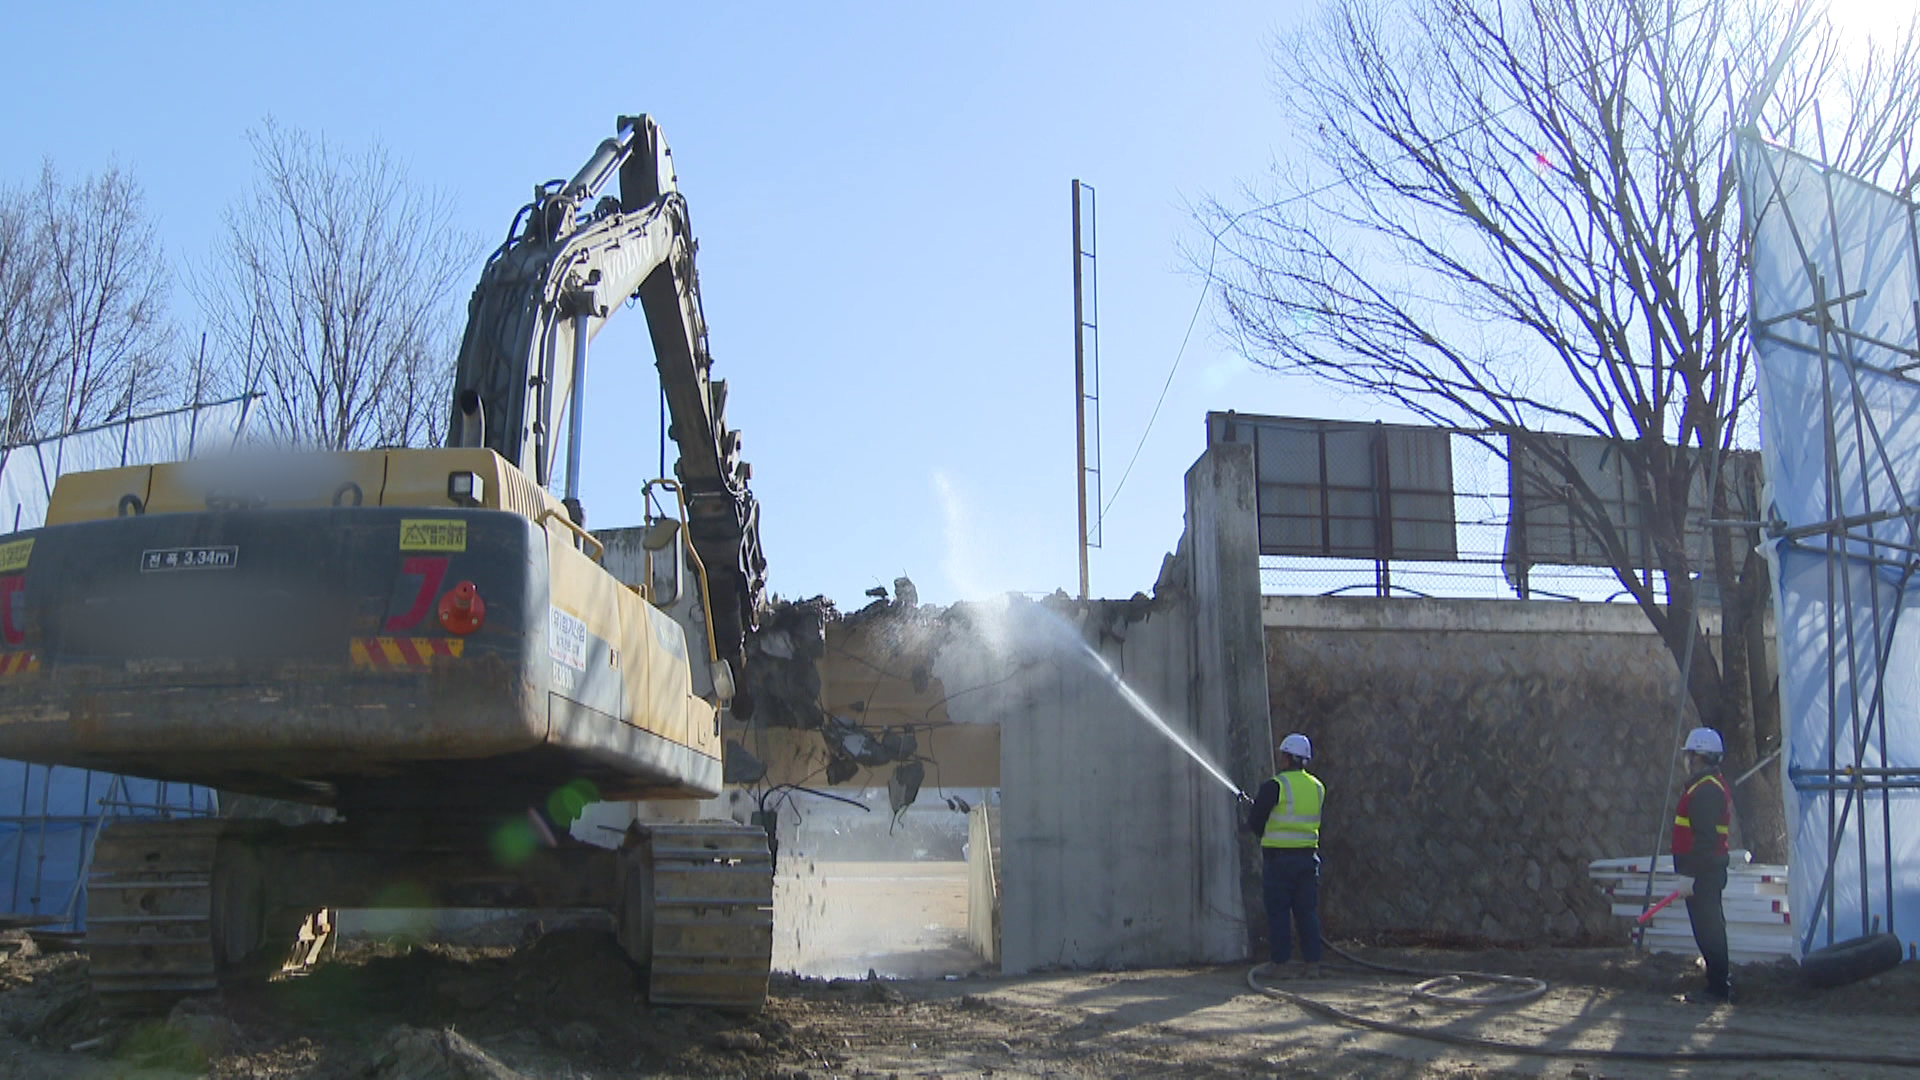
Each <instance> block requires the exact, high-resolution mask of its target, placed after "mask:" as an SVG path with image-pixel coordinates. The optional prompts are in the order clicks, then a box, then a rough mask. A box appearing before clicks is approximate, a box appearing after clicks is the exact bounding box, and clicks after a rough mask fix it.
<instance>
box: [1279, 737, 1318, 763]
mask: <svg viewBox="0 0 1920 1080" xmlns="http://www.w3.org/2000/svg"><path fill="white" fill-rule="evenodd" d="M1280 752H1281V753H1283V754H1292V755H1293V756H1294V757H1297V758H1299V759H1300V760H1301V761H1312V760H1313V744H1312V743H1310V742H1308V741H1307V737H1306V736H1305V735H1302V734H1300V733H1299V732H1297V731H1296V732H1294V733H1293V734H1292V735H1289V736H1287V737H1286V738H1284V739H1281V740H1280Z"/></svg>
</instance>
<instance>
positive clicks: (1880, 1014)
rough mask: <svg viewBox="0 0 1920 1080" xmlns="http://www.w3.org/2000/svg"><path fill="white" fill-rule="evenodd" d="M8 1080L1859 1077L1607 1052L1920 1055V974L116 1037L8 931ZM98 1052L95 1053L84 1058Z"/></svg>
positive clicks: (612, 971)
mask: <svg viewBox="0 0 1920 1080" xmlns="http://www.w3.org/2000/svg"><path fill="white" fill-rule="evenodd" d="M0 955H3V956H4V959H0V1030H3V1031H4V1034H3V1035H0V1076H6V1077H18V1078H22V1080H50V1078H53V1077H61V1078H65V1077H81V1078H119V1077H130V1078H160V1077H177V1076H212V1077H217V1078H242V1077H245V1078H260V1080H268V1078H271V1080H293V1078H303V1080H306V1078H311V1080H520V1078H526V1080H590V1078H605V1080H612V1078H622V1077H683V1076H684V1077H745V1078H750V1080H789V1078H799V1077H807V1078H812V1080H826V1078H828V1077H842V1076H846V1077H855V1076H870V1077H873V1076H897V1077H994V1078H1028V1077H1062V1078H1080V1077H1103V1078H1106V1077H1154V1076H1159V1077H1171V1076H1198V1077H1227V1076H1306V1077H1347V1076H1355V1077H1381V1078H1386V1077H1392V1078H1403V1077H1404V1078H1440V1077H1447V1078H1456V1077H1486V1076H1540V1075H1545V1076H1554V1077H1588V1078H1591V1077H1602V1076H1608V1077H1642V1076H1666V1075H1676V1074H1678V1075H1687V1076H1702V1077H1816V1076H1818V1077H1857V1076H1874V1075H1894V1074H1895V1073H1896V1072H1899V1071H1901V1070H1895V1069H1884V1068H1883V1069H1875V1068H1871V1067H1864V1066H1860V1065H1852V1064H1833V1063H1827V1064H1819V1063H1813V1064H1808V1063H1781V1062H1772V1061H1762V1062H1754V1063H1747V1064H1735V1065H1724V1064H1694V1065H1685V1066H1682V1065H1670V1064H1644V1063H1631V1062H1613V1061H1606V1060H1602V1059H1601V1058H1599V1057H1597V1056H1594V1055H1592V1054H1591V1053H1590V1051H1591V1050H1593V1049H1598V1048H1622V1049H1636V1050H1659V1051H1672V1050H1710V1051H1716V1052H1724V1051H1740V1052H1762V1053H1764V1052H1779V1051H1783V1050H1784V1051H1799V1052H1808V1051H1811V1052H1816V1053H1830V1052H1846V1053H1875V1054H1900V1055H1915V1056H1916V1057H1920V1027H1916V1025H1915V1023H1914V1019H1915V1016H1916V1013H1920V965H1915V964H1908V965H1904V966H1903V967H1901V968H1900V969H1897V970H1896V971H1894V972H1891V973H1889V974H1887V975H1885V976H1881V977H1880V978H1878V979H1876V980H1874V981H1873V982H1871V983H1864V984H1856V985H1854V986H1851V987H1846V988H1842V989H1840V990H1834V991H1825V992H1821V991H1813V990H1807V989H1803V988H1801V987H1800V986H1799V984H1798V982H1797V980H1796V979H1795V978H1794V975H1793V972H1792V971H1791V970H1787V969H1784V968H1767V969H1756V968H1749V969H1743V970H1741V971H1740V972H1738V974H1737V976H1736V978H1737V980H1738V985H1739V987H1740V989H1741V991H1742V993H1743V994H1744V996H1745V1000H1744V1001H1743V1002H1742V1004H1741V1005H1739V1006H1737V1007H1734V1008H1731V1009H1719V1010H1713V1009H1706V1008H1701V1007H1695V1006H1688V1005H1683V1004H1679V1003H1676V1002H1674V1001H1672V1000H1671V995H1672V994H1673V993H1674V992H1676V991H1677V990H1679V989H1681V988H1683V987H1685V986H1686V985H1688V984H1689V983H1690V982H1691V981H1692V979H1693V974H1692V972H1691V970H1690V968H1689V966H1688V965H1687V964H1685V963H1683V962H1682V961H1680V960H1678V959H1677V958H1673V957H1632V956H1629V955H1628V954H1627V952H1626V951H1625V950H1624V949H1598V950H1538V951H1530V952H1486V953H1458V952H1441V951H1437V950H1430V949H1392V950H1386V949H1376V950H1366V951H1365V955H1366V956H1368V957H1370V958H1372V959H1376V960H1385V961H1388V962H1392V963H1396V964H1403V965H1409V966H1422V967H1426V968H1430V969H1447V968H1471V969H1476V970H1498V971H1503V972H1507V973H1510V974H1522V975H1533V976H1538V977H1542V978H1546V979H1548V980H1550V982H1551V984H1552V989H1551V991H1550V993H1549V994H1548V995H1547V996H1546V997H1545V998H1543V999H1540V1000H1538V1001H1535V1002H1533V1003H1530V1004H1527V1005H1522V1006H1517V1007H1498V1008H1484V1009H1475V1010H1458V1009H1451V1008H1446V1007H1441V1006H1433V1005H1429V1004H1425V1003H1418V1004H1416V1003H1415V1002H1413V1001H1412V1000H1411V999H1410V998H1408V997H1407V996H1406V993H1405V991H1406V990H1407V988H1408V987H1409V986H1411V985H1412V983H1413V981H1414V980H1412V979H1408V978H1403V977H1399V976H1392V975H1383V974H1379V973H1375V972H1371V971H1367V970H1365V969H1361V968H1358V967H1354V966H1351V965H1347V964H1344V963H1343V964H1335V965H1330V966H1329V971H1328V974H1327V976H1326V977H1325V978H1323V979H1322V980H1319V981H1317V982H1314V983H1305V982H1301V981H1297V980H1289V981H1286V982H1284V983H1281V984H1279V985H1283V986H1285V987H1287V988H1288V989H1293V990H1305V991H1307V992H1309V993H1310V994H1311V996H1313V997H1316V998H1320V999H1324V1000H1327V1001H1330V1002H1334V1003H1336V1004H1339V1005H1340V1006H1342V1007H1343V1008H1346V1009H1348V1010H1350V1011H1354V1012H1357V1013H1360V1014H1361V1015H1365V1016H1370V1017H1375V1018H1380V1019H1385V1020H1390V1021H1393V1022H1397V1023H1403V1024H1410V1025H1416V1026H1419V1027H1422V1028H1427V1029H1434V1030H1440V1031H1446V1032H1453V1033H1458V1034H1466V1035H1475V1036H1480V1037H1485V1038H1492V1039H1499V1040H1503V1041H1510V1042H1515V1043H1520V1044H1525V1045H1532V1046H1543V1047H1553V1048H1561V1049H1569V1048H1571V1049H1574V1050H1575V1051H1576V1052H1575V1055H1574V1056H1572V1057H1566V1058H1535V1057H1524V1056H1518V1055H1510V1054H1504V1053H1496V1052H1490V1051H1485V1050H1476V1049H1465V1048H1459V1047H1452V1046H1445V1045H1442V1044H1439V1043H1434V1042H1428V1041H1425V1040H1422V1039H1417V1038H1412V1037H1408V1036H1403V1035H1394V1034H1384V1033H1377V1032H1372V1031H1366V1030H1361V1029H1357V1028H1354V1027H1349V1026H1344V1025H1341V1024H1338V1023H1335V1022H1331V1021H1328V1020H1325V1019H1321V1018H1319V1017H1316V1016H1312V1015H1309V1014H1307V1013H1304V1012H1302V1011H1301V1010H1300V1009H1298V1008H1296V1007H1295V1006H1293V1005H1291V1004H1288V1003H1285V1002H1282V1001H1277V1000H1274V999H1272V998H1270V997H1266V996H1262V995H1258V994H1255V993H1253V992H1251V991H1249V989H1248V987H1247V985H1246V982H1245V975H1246V971H1245V968H1244V967H1240V966H1234V967H1213V968H1194V969H1187V970H1170V971H1142V972H1122V973H1084V972H1081V973H1057V974H1045V975H1038V976H1029V977H1021V978H1004V977H986V976H970V977H960V978H939V979H925V980H865V979H860V980H834V981H821V980H810V979H797V978H794V977H791V976H787V977H778V978H776V980H775V985H774V988H773V995H772V999H771V1001H770V1002H769V1003H768V1006H767V1009H766V1011H765V1012H764V1013H762V1014H761V1015H758V1016H753V1017H735V1016H725V1015H721V1014H717V1013H714V1012H710V1011H707V1010H703V1009H650V1008H648V1007H647V1005H646V1004H645V1002H644V999H643V998H642V996H641V994H640V992H639V989H638V984H637V982H636V979H635V973H634V972H633V971H632V970H631V969H630V968H629V967H628V965H627V963H626V962H625V960H624V959H623V958H622V956H621V954H620V953H619V951H618V949H617V948H616V947H615V944H614V942H613V939H612V937H611V935H610V934H609V933H607V932H606V931H605V930H603V929H600V928H595V927H567V928H561V929H555V930H552V931H549V932H546V933H544V934H541V933H538V932H535V933H528V934H526V935H525V936H524V938H523V940H521V941H520V942H518V943H516V944H513V945H505V944H485V945H464V946H460V945H419V946H412V947H408V946H395V945H382V946H359V947H351V948H347V949H343V950H342V953H341V954H340V955H339V956H337V957H335V958H334V959H333V960H332V961H330V962H328V963H326V964H324V965H323V966H322V967H320V968H319V969H318V970H316V971H315V972H313V973H312V974H310V975H308V976H306V977H304V978H299V979H291V980H286V981H283V982H278V983H274V984H270V985H267V986H265V987H261V988H256V989H255V990H253V991H250V992H247V993H243V994H229V996H227V997H226V998H224V999H220V1000H216V1001H210V1002H205V1003H194V1004H191V1005H187V1006H182V1007H179V1008H176V1009H175V1011H174V1013H173V1014H172V1016H170V1017H168V1018H166V1019H165V1020H153V1021H146V1022H140V1023H135V1022H129V1021H123V1020H113V1019H108V1018H104V1017H103V1016H102V1015H101V1013H100V1010H99V1007H98V1004H97V1003H96V1002H95V1001H94V1000H93V998H92V996H91V995H90V994H89V992H88V990H87V984H86V964H87V961H86V957H85V956H84V955H81V954H77V953H41V952H39V951H38V950H37V949H36V948H35V946H34V945H33V944H32V942H31V941H30V940H29V939H26V938H25V937H24V936H23V935H19V934H13V935H0ZM76 1046H77V1047H80V1049H77V1050H76V1049H72V1048H73V1047H76Z"/></svg>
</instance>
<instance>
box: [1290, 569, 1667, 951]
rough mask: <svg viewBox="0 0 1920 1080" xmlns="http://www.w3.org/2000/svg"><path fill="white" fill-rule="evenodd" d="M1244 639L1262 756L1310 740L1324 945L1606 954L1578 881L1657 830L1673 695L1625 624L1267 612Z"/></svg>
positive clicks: (1501, 609)
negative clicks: (1323, 800)
mask: <svg viewBox="0 0 1920 1080" xmlns="http://www.w3.org/2000/svg"><path fill="white" fill-rule="evenodd" d="M1263 622H1264V623H1265V626H1266V644H1267V665H1266V666H1267V679H1268V688H1269V691H1270V707H1271V715H1272V721H1273V731H1274V739H1275V741H1276V742H1277V741H1278V740H1279V738H1280V737H1281V736H1282V735H1284V734H1285V733H1287V732H1288V731H1296V730H1297V731H1302V732H1305V733H1306V734H1308V735H1309V736H1311V737H1312V739H1313V742H1314V751H1315V756H1314V771H1315V772H1316V773H1317V774H1318V775H1319V776H1320V777H1321V778H1322V779H1323V780H1324V781H1325V782H1326V784H1327V791H1328V795H1327V809H1326V823H1325V825H1324V828H1323V834H1322V838H1321V847H1322V854H1323V858H1324V859H1325V866H1324V869H1323V877H1322V891H1321V905H1322V909H1323V912H1324V914H1325V921H1326V928H1327V933H1328V935H1329V936H1359V937H1365V936H1372V935H1409V936H1430V937H1438V938H1443V939H1479V940H1488V941H1495V942H1527V943H1534V944H1539V943H1546V942H1559V943H1575V942H1583V941H1595V940H1600V939H1606V940H1618V939H1619V936H1620V924H1619V922H1618V921H1617V920H1615V919H1614V918H1613V917H1612V916H1610V915H1609V914H1608V911H1607V906H1606V904H1605V903H1604V902H1603V901H1602V898H1601V897H1600V895H1599V894H1598V892H1597V891H1596V890H1595V889H1594V888H1593V887H1592V886H1591V885H1590V884H1589V883H1588V881H1587V878H1586V866H1587V863H1588V862H1589V861H1590V860H1592V859H1596V858H1601V857H1606V856H1622V855H1632V854H1645V853H1647V852H1648V851H1649V850H1650V847H1651V845H1652V844H1653V842H1654V839H1655V836H1656V834H1658V833H1659V832H1660V830H1661V829H1662V828H1663V825H1664V822H1665V821H1666V820H1667V817H1666V815H1667V814H1669V813H1670V810H1669V809H1668V808H1669V807H1671V805H1672V804H1671V801H1670V799H1671V792H1669V790H1668V789H1667V779H1668V766H1669V762H1670V761H1671V759H1672V755H1673V754H1674V752H1675V746H1674V737H1673V732H1674V729H1675V717H1674V709H1675V703H1676V696H1677V694H1678V692H1679V679H1678V676H1677V673H1676V669H1675V665H1674V663H1673V660H1672V658H1671V656H1670V655H1669V654H1668V653H1667V651H1666V650H1665V649H1664V648H1663V647H1662V646H1661V644H1660V642H1659V640H1658V639H1657V638H1656V637H1655V636H1654V635H1653V634H1652V632H1651V631H1650V630H1649V628H1648V626H1647V623H1646V620H1645V617H1644V616H1642V615H1641V613H1640V612H1639V610H1638V609H1637V608H1634V607H1631V606H1627V605H1602V604H1563V603H1528V602H1520V601H1472V600H1460V601H1441V600H1405V599H1394V600H1390V601H1382V600H1377V599H1371V598H1368V599H1346V598H1328V597H1267V598H1266V601H1265V606H1264V609H1263ZM1687 722H1688V723H1691V720H1688V721H1687Z"/></svg>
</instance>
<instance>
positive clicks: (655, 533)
mask: <svg viewBox="0 0 1920 1080" xmlns="http://www.w3.org/2000/svg"><path fill="white" fill-rule="evenodd" d="M679 534H680V523H679V522H678V521H675V520H674V519H672V518H661V519H660V520H658V521H655V522H653V523H652V524H650V525H648V526H647V528H646V531H645V532H642V533H641V534H640V546H641V547H643V548H646V549H647V550H648V551H664V550H666V546H667V545H668V544H671V543H673V538H674V537H675V536H678V535H679Z"/></svg>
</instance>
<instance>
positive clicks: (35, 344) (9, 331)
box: [0, 191, 57, 444]
mask: <svg viewBox="0 0 1920 1080" xmlns="http://www.w3.org/2000/svg"><path fill="white" fill-rule="evenodd" d="M38 231H39V230H38V229H36V228H35V226H34V216H33V203H32V201H31V200H30V199H29V198H28V197H27V196H26V195H25V194H24V193H22V192H18V191H0V396H3V399H4V400H5V402H6V409H5V412H4V416H3V417H0V443H6V444H13V443H19V442H25V441H27V440H29V439H32V438H34V437H35V436H36V435H38V434H39V433H40V423H41V421H42V411H43V410H42V407H41V406H42V403H43V402H44V401H45V400H46V390H47V386H48V384H49V383H50V382H51V381H52V375H53V372H54V369H55V367H56V366H57V365H56V364H55V363H54V361H53V353H54V349H53V336H54V331H53V306H54V304H53V295H52V289H51V287H50V276H49V275H48V273H47V255H46V249H45V248H44V247H42V246H41V245H40V243H39V238H38V236H37V233H38Z"/></svg>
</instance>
